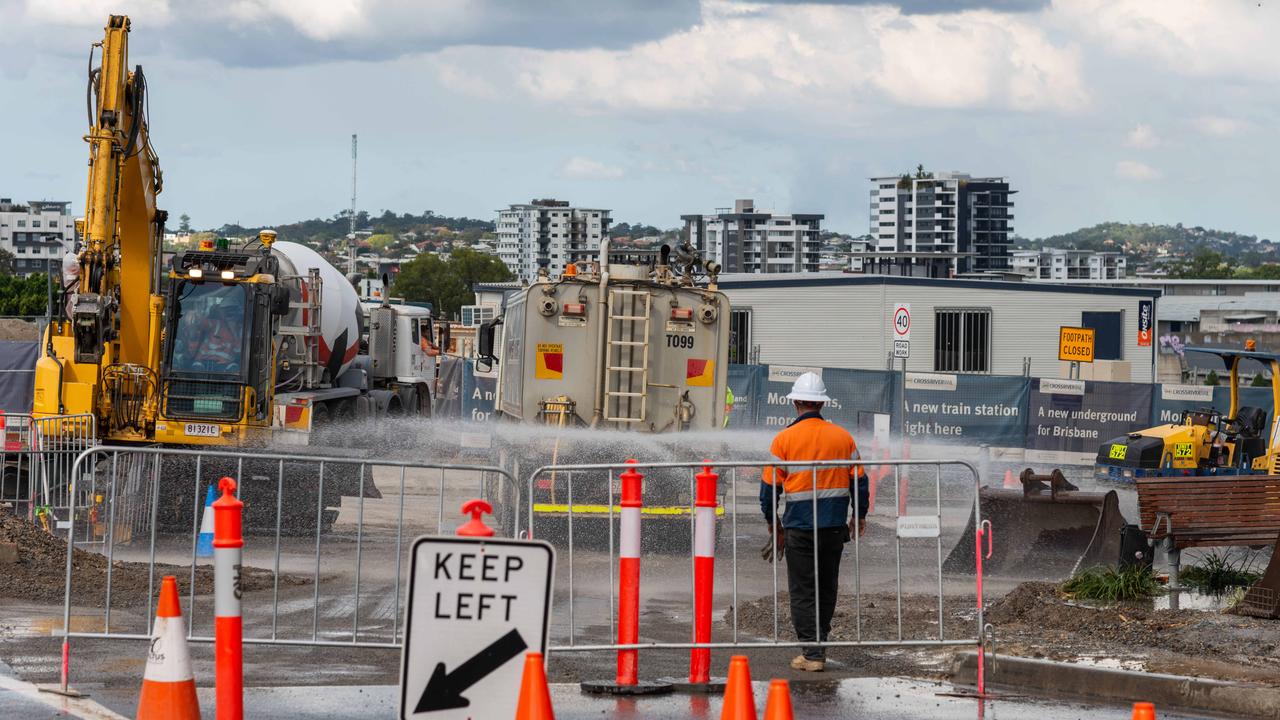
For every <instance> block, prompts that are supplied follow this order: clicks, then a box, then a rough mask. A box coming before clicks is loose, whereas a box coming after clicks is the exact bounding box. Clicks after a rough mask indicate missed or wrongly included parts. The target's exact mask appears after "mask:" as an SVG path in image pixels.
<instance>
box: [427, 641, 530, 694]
mask: <svg viewBox="0 0 1280 720" xmlns="http://www.w3.org/2000/svg"><path fill="white" fill-rule="evenodd" d="M528 647H529V646H528V645H526V644H525V641H524V638H522V637H520V633H519V631H516V630H512V631H511V632H509V633H507V634H506V635H503V636H502V637H500V638H498V639H497V640H495V641H494V642H493V644H492V645H490V646H489V647H487V648H485V649H483V650H481V651H480V652H478V653H476V654H475V656H473V657H472V658H471V659H470V660H467V661H466V662H464V663H462V664H461V665H459V666H458V667H456V668H454V670H453V672H451V673H446V672H445V669H444V663H436V669H435V672H433V673H431V679H430V680H428V681H427V689H426V690H423V691H422V697H421V698H420V699H419V700H418V706H417V707H415V708H414V709H413V711H414V712H415V713H420V712H433V711H435V710H452V709H454V708H462V707H467V706H468V705H470V704H471V701H470V700H468V699H466V698H464V697H462V693H464V692H466V691H467V688H469V687H471V686H472V685H475V684H476V683H478V682H480V681H481V680H482V679H484V677H485V676H486V675H488V674H489V673H491V672H493V671H494V670H497V669H498V668H500V667H502V666H503V665H505V664H506V663H507V661H508V660H510V659H511V658H513V657H515V656H517V655H519V654H520V653H522V652H524V651H525V649H527V648H528Z"/></svg>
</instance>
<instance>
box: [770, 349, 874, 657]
mask: <svg viewBox="0 0 1280 720" xmlns="http://www.w3.org/2000/svg"><path fill="white" fill-rule="evenodd" d="M787 399H788V400H790V401H791V402H792V404H793V405H794V406H795V409H796V419H795V420H794V421H792V423H791V424H790V425H788V426H787V427H786V428H785V429H784V430H783V431H782V432H780V433H778V435H777V436H776V437H774V439H773V445H772V446H771V447H770V452H771V453H772V454H773V456H774V457H776V458H777V459H778V460H779V461H782V462H804V461H817V460H850V459H854V460H856V459H859V455H858V446H857V443H855V442H854V441H853V436H852V435H850V434H849V433H848V431H846V430H845V429H844V428H842V427H840V426H839V425H836V424H835V423H831V422H828V421H826V420H824V419H823V417H822V407H823V405H825V404H826V403H827V402H829V401H830V400H831V398H829V397H827V386H826V385H825V384H824V383H823V382H822V378H821V377H819V376H818V375H816V374H814V373H805V374H803V375H801V376H800V377H799V378H797V379H796V382H795V384H794V385H793V386H792V388H791V392H790V393H789V394H788V395H787ZM813 475H814V473H813V472H812V471H811V470H808V469H805V468H796V467H792V468H783V467H778V468H774V467H766V468H765V470H764V474H763V479H762V482H761V486H760V508H761V510H762V511H763V512H764V517H765V521H766V522H767V523H768V527H769V532H770V533H771V534H772V535H773V537H772V538H771V545H769V546H766V550H770V549H772V552H779V551H783V552H785V553H786V559H787V586H788V590H789V592H790V595H791V621H792V624H794V625H795V630H796V638H797V639H799V640H800V641H801V642H805V641H815V640H816V641H819V642H823V641H825V640H826V639H827V635H828V633H829V632H830V631H831V616H832V614H833V613H834V612H835V607H836V590H837V588H838V587H839V579H840V555H841V553H842V552H843V551H844V544H845V543H846V542H849V539H850V537H851V533H853V532H857V533H858V535H859V536H861V535H862V534H863V533H864V532H865V531H866V528H867V520H866V517H867V502H868V486H867V474H866V472H865V471H864V470H863V469H862V466H861V465H849V466H840V467H836V466H831V467H823V468H818V470H817V478H814V477H813ZM855 492H856V493H857V509H858V513H857V517H856V518H854V519H852V520H851V519H850V517H849V510H850V505H851V502H852V497H853V496H852V493H855ZM815 497H816V508H817V517H814V514H815V513H814V508H815ZM778 502H782V503H785V510H784V511H783V512H782V517H781V521H779V519H778V515H777V506H776V503H778ZM772 552H769V553H765V555H766V556H768V555H771V554H772ZM815 553H816V555H817V571H818V576H817V577H816V578H815V577H814V564H815V563H814V555H815ZM815 602H816V604H817V608H816V612H815V607H814V605H815ZM815 615H816V617H815ZM819 626H820V628H821V634H820V636H816V631H817V629H818V627H819ZM791 667H792V668H795V669H796V670H805V671H808V672H821V671H822V670H823V669H824V668H825V667H826V650H825V648H822V647H820V646H809V647H805V648H804V652H803V653H802V654H800V655H797V656H796V657H795V659H794V660H792V661H791Z"/></svg>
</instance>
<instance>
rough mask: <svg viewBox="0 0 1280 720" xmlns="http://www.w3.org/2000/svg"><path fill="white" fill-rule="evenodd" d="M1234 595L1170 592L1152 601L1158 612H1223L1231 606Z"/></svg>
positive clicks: (1227, 593) (1228, 593)
mask: <svg viewBox="0 0 1280 720" xmlns="http://www.w3.org/2000/svg"><path fill="white" fill-rule="evenodd" d="M1234 597H1235V595H1234V593H1231V592H1226V593H1223V594H1221V595H1206V594H1204V593H1200V592H1196V591H1194V590H1184V591H1181V592H1169V593H1166V594H1164V595H1161V596H1160V597H1157V598H1156V599H1155V600H1153V601H1152V607H1154V608H1155V609H1156V610H1202V611H1205V612H1222V611H1223V610H1226V609H1227V607H1228V606H1229V605H1231V601H1232V599H1233V598H1234Z"/></svg>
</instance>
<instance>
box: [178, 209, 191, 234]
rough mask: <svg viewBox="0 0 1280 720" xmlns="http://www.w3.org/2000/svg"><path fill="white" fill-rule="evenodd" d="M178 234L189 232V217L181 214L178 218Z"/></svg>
mask: <svg viewBox="0 0 1280 720" xmlns="http://www.w3.org/2000/svg"><path fill="white" fill-rule="evenodd" d="M178 232H180V233H189V232H191V216H190V215H188V214H186V213H182V214H181V215H179V216H178Z"/></svg>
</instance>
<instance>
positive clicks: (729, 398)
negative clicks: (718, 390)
mask: <svg viewBox="0 0 1280 720" xmlns="http://www.w3.org/2000/svg"><path fill="white" fill-rule="evenodd" d="M735 402H737V401H736V400H735V399H734V397H733V389H732V388H730V387H729V386H728V385H725V386H724V425H723V427H729V415H731V414H732V413H733V404H734V403H735Z"/></svg>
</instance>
